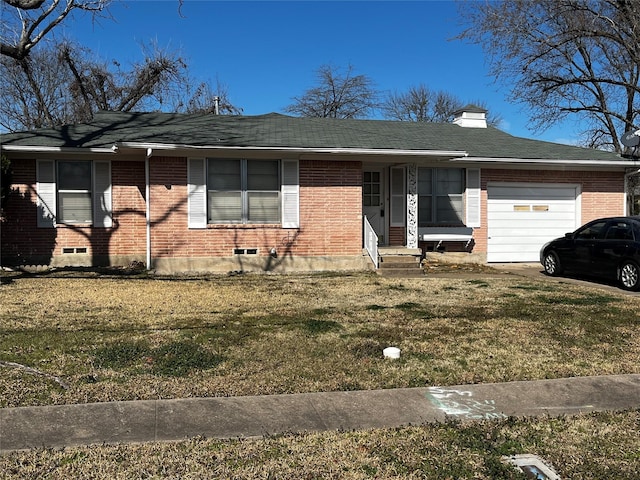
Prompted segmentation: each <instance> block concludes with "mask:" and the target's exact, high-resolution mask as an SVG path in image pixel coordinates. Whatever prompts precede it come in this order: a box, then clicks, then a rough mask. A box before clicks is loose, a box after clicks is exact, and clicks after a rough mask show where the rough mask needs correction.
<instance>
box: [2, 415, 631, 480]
mask: <svg viewBox="0 0 640 480" xmlns="http://www.w3.org/2000/svg"><path fill="white" fill-rule="evenodd" d="M639 426H640V412H623V413H600V414H590V415H580V416H575V417H567V418H553V419H537V420H523V419H520V420H517V419H508V420H505V421H501V422H486V423H473V424H464V425H460V424H454V423H443V424H432V425H424V426H415V427H407V428H399V429H388V430H371V431H360V432H325V433H314V434H310V433H309V434H291V435H283V436H277V437H271V438H266V439H264V440H242V441H237V440H236V441H219V440H211V439H194V440H190V441H185V442H176V443H156V444H147V445H126V446H125V445H120V446H92V447H81V448H70V449H62V450H37V451H31V452H20V453H13V454H10V455H4V456H0V472H3V473H2V475H3V477H2V478H6V479H16V480H17V479H34V478H38V479H48V480H54V479H68V478H82V479H87V480H89V479H110V480H113V479H123V480H124V479H127V480H128V479H132V478H136V479H137V478H148V479H183V480H184V479H214V478H215V479H218V478H234V479H272V478H273V479H296V480H297V479H312V478H318V479H319V478H323V479H366V478H378V479H400V478H402V479H429V480H438V479H454V478H455V479H488V480H495V479H523V478H525V477H524V476H523V475H521V474H518V473H516V471H515V470H514V469H512V468H511V467H508V466H505V465H504V464H503V463H502V462H501V457H502V455H514V454H517V453H534V454H537V455H539V456H541V457H542V458H544V459H545V460H546V461H547V462H550V463H551V464H552V465H553V466H554V467H555V468H556V470H557V472H558V474H559V475H560V477H561V478H563V479H572V480H588V479H593V480H595V479H598V480H602V479H616V480H635V479H637V478H638V476H637V475H638V473H637V472H638V467H639V466H640V435H638V434H637V432H638V428H639Z"/></svg>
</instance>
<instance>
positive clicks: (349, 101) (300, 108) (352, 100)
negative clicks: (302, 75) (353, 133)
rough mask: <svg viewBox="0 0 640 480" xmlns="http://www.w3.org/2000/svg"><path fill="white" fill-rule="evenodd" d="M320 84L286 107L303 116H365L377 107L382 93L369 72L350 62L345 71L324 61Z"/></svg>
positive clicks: (319, 76) (287, 110)
mask: <svg viewBox="0 0 640 480" xmlns="http://www.w3.org/2000/svg"><path fill="white" fill-rule="evenodd" d="M316 74H317V79H318V85H317V86H315V87H313V88H310V89H309V90H307V91H306V92H305V93H304V94H303V95H302V96H300V97H293V100H294V103H292V104H291V105H289V106H287V107H285V111H286V112H288V113H292V114H294V115H298V116H301V117H329V118H362V117H366V116H368V114H369V113H370V112H371V111H372V110H373V109H374V108H375V106H376V99H377V96H378V93H377V92H376V90H375V89H374V87H373V81H372V80H371V79H370V78H369V77H367V76H365V75H354V73H353V67H352V66H351V65H349V66H348V67H347V68H346V69H344V71H341V70H340V69H338V68H337V67H334V66H331V65H322V66H321V67H320V68H318V70H317V72H316Z"/></svg>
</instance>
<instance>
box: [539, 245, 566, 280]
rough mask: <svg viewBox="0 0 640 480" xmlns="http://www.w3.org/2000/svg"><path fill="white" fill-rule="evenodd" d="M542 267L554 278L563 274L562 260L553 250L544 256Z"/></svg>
mask: <svg viewBox="0 0 640 480" xmlns="http://www.w3.org/2000/svg"><path fill="white" fill-rule="evenodd" d="M542 266H543V267H544V273H546V274H547V275H550V276H552V277H555V276H558V275H560V274H561V273H562V265H561V264H560V258H559V257H558V254H557V253H556V252H554V251H553V250H551V251H549V252H547V253H545V254H544V258H543V261H542Z"/></svg>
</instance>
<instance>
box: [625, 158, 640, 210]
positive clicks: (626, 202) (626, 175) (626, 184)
mask: <svg viewBox="0 0 640 480" xmlns="http://www.w3.org/2000/svg"><path fill="white" fill-rule="evenodd" d="M634 175H640V168H639V169H638V170H636V171H635V172H628V173H625V174H624V215H625V216H627V215H630V213H631V212H629V183H630V182H629V179H630V178H631V177H632V176H634Z"/></svg>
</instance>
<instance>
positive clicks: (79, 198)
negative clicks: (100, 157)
mask: <svg viewBox="0 0 640 480" xmlns="http://www.w3.org/2000/svg"><path fill="white" fill-rule="evenodd" d="M57 179H58V214H57V219H58V222H59V223H92V222H93V215H92V207H91V162H87V161H74V162H68V161H60V162H58V163H57Z"/></svg>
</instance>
